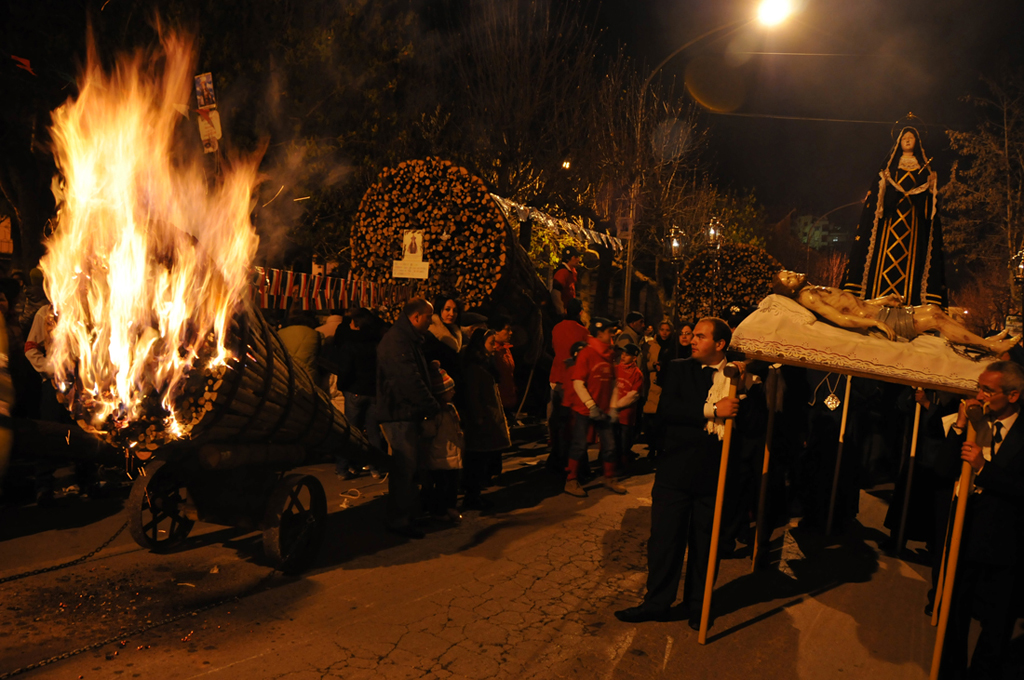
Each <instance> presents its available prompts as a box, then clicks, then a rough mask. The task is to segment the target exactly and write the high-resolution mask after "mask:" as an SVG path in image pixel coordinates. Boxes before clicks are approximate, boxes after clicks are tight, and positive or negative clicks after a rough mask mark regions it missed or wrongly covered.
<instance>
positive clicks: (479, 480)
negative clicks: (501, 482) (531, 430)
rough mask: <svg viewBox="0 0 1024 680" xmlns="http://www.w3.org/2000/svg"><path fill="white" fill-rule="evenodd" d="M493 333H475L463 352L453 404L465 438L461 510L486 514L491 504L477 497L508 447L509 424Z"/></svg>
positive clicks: (486, 484)
mask: <svg viewBox="0 0 1024 680" xmlns="http://www.w3.org/2000/svg"><path fill="white" fill-rule="evenodd" d="M494 352H495V339H494V331H493V330H488V329H483V328H481V329H477V330H476V331H475V332H474V333H473V336H472V337H471V338H470V340H469V344H468V345H467V346H466V348H465V349H463V351H462V362H461V363H462V382H461V384H457V385H456V388H455V398H456V404H457V406H458V409H459V413H460V414H461V416H462V429H463V433H464V434H465V437H466V448H465V450H464V452H463V460H462V466H463V467H462V471H463V476H464V486H465V489H466V496H465V498H464V499H463V501H462V507H463V509H468V510H485V509H487V508H488V507H490V505H491V503H489V502H487V501H486V500H485V499H484V498H483V497H482V496H481V495H480V494H481V492H482V491H483V489H484V488H485V487H486V486H488V485H489V483H490V474H489V473H488V470H489V469H490V467H491V464H492V461H493V460H494V458H495V457H498V458H499V460H500V456H501V452H502V451H504V450H505V449H507V448H508V447H509V446H511V443H512V442H511V438H510V437H509V431H508V422H507V421H506V420H505V411H504V409H503V408H502V404H501V397H500V396H499V394H498V374H497V370H496V369H495V367H494Z"/></svg>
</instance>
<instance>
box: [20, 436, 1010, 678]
mask: <svg viewBox="0 0 1024 680" xmlns="http://www.w3.org/2000/svg"><path fill="white" fill-rule="evenodd" d="M540 451H541V449H539V448H530V445H528V446H527V448H525V449H522V450H520V451H518V452H516V453H515V454H511V455H509V456H507V457H506V467H505V470H506V471H505V473H504V474H503V475H502V478H501V479H500V484H499V486H498V487H497V488H496V490H494V491H493V492H492V493H491V495H490V497H491V498H493V499H494V500H495V501H496V502H497V509H496V510H497V511H496V512H495V513H494V514H490V515H486V516H481V515H480V514H479V513H476V512H472V513H467V515H466V518H465V521H464V522H463V524H462V525H461V526H458V527H449V526H445V525H442V524H436V525H434V526H432V527H431V528H430V530H429V534H428V536H427V538H426V539H424V540H420V541H407V540H404V539H400V538H397V537H394V536H391V535H389V534H387V533H385V532H384V531H383V520H382V517H383V505H384V500H385V499H384V498H383V494H384V491H385V489H386V483H379V482H377V481H375V480H373V479H372V478H368V477H367V478H360V479H358V480H354V481H351V482H344V481H342V480H340V479H338V478H337V477H336V476H335V475H334V474H333V470H332V468H331V467H330V466H319V467H312V468H307V470H308V471H309V472H311V473H313V474H316V475H317V476H318V477H319V478H320V479H321V480H322V481H323V482H324V484H325V487H326V488H327V496H328V502H329V506H330V513H331V514H330V516H329V527H328V538H327V542H326V544H325V546H324V549H323V551H322V553H321V555H320V557H319V559H318V561H317V563H316V565H315V566H314V568H313V569H312V570H311V571H309V572H307V573H306V574H305V575H303V576H302V577H300V578H291V577H286V576H284V575H282V574H280V573H279V572H275V571H274V570H273V569H271V568H270V567H269V566H267V563H266V561H265V559H264V558H263V555H262V550H261V546H260V535H259V534H258V533H246V532H242V531H240V530H236V529H230V528H224V527H218V526H212V525H204V524H197V526H196V528H195V530H194V531H193V535H192V537H190V539H189V541H188V542H187V544H186V545H185V546H184V547H182V548H181V549H180V550H177V551H175V552H173V553H171V554H166V555H154V554H150V553H148V552H146V551H143V550H142V549H140V548H138V547H137V546H136V545H135V544H134V543H133V542H132V541H131V539H130V538H129V537H128V535H127V532H124V533H123V534H121V535H120V536H119V537H118V538H117V539H116V540H115V541H114V542H113V543H112V544H111V546H110V547H108V548H107V549H105V550H104V551H102V552H101V553H99V554H97V555H96V556H95V557H93V558H91V559H89V560H88V561H86V562H84V563H82V564H79V565H76V566H73V567H69V568H67V569H62V570H59V571H55V572H51V573H48V574H43V575H38V576H32V577H29V578H26V579H21V580H17V581H13V582H9V583H6V584H0V677H3V676H4V674H5V673H10V672H12V671H15V670H16V669H21V668H23V667H26V666H29V665H31V664H35V663H38V662H40V661H44V660H46V659H49V658H51V657H54V656H58V655H60V654H63V653H66V652H70V651H73V650H77V649H81V648H87V647H89V649H87V651H84V652H81V653H79V654H76V655H74V656H71V657H69V658H66V659H63V660H60V661H56V662H53V663H50V664H48V665H45V666H43V667H41V668H38V669H36V670H31V671H28V672H27V673H25V674H24V675H21V676H19V677H24V678H199V677H203V678H210V679H216V678H225V679H228V680H233V679H234V678H246V679H247V680H260V679H263V678H267V679H270V678H275V679H277V678H280V679H285V678H287V679H289V680H306V679H307V678H308V679H313V678H316V679H322V678H345V679H346V680H352V679H356V678H439V679H440V678H577V677H578V678H587V679H588V680H591V679H595V678H602V679H603V678H624V679H625V678H638V679H639V678H655V677H667V678H683V677H685V678H723V679H728V678H750V677H757V678H780V679H781V678H801V679H812V678H813V679H816V680H817V679H821V678H871V679H872V680H885V679H886V678H893V679H896V678H899V679H901V680H903V679H909V680H913V679H917V678H927V676H928V668H929V664H930V661H931V654H932V648H933V645H934V629H933V628H931V626H930V625H929V619H928V618H927V617H925V616H924V615H923V613H922V607H923V605H924V602H925V592H926V591H927V589H928V584H927V582H926V578H927V577H928V572H927V569H926V567H924V566H922V565H921V564H916V563H914V562H913V561H901V560H897V559H894V558H892V557H888V556H885V555H883V554H881V553H880V552H879V551H878V549H877V545H878V543H879V542H880V541H881V540H883V539H884V538H885V537H886V535H887V534H885V533H883V532H882V531H880V530H879V527H881V523H882V518H883V516H884V513H885V509H886V506H885V504H884V502H883V501H881V500H879V498H877V497H875V496H874V495H870V494H867V493H865V494H863V495H862V498H861V512H860V516H859V523H855V524H854V526H853V527H852V528H851V529H850V531H849V532H848V533H847V534H846V535H845V536H843V537H841V538H837V539H833V540H827V539H824V538H822V537H821V536H820V535H818V534H817V533H815V532H812V531H809V530H805V529H801V528H800V527H786V528H782V529H779V530H777V531H776V535H775V537H774V540H773V543H772V548H773V549H772V553H771V558H772V565H771V567H770V568H769V569H767V570H764V571H762V572H758V573H756V574H751V573H750V560H749V551H747V550H740V551H739V552H738V554H737V557H735V558H733V559H728V560H725V561H724V562H723V563H722V569H721V573H720V576H719V580H718V583H717V588H716V591H715V601H714V610H715V612H716V614H715V620H714V625H713V628H712V629H711V631H710V634H709V642H708V644H707V645H705V646H701V645H698V644H697V635H696V633H694V632H693V631H691V630H690V629H689V627H688V626H687V624H686V622H685V621H675V622H668V623H646V624H641V625H629V624H624V623H621V622H619V621H617V620H616V619H615V618H614V617H613V616H612V612H613V611H614V610H616V609H619V608H622V607H626V606H631V605H633V604H635V603H637V602H638V601H639V599H640V597H641V595H642V593H643V589H644V579H645V552H644V551H645V543H646V539H647V532H648V528H649V521H650V492H651V483H652V481H653V475H652V474H650V473H649V472H647V473H642V474H638V475H636V476H634V477H632V478H630V479H629V480H627V481H626V483H625V484H626V486H627V488H628V489H629V493H628V494H627V495H625V496H616V495H614V494H611V493H610V492H608V491H606V490H604V489H602V488H599V487H594V488H592V490H591V493H590V496H589V498H586V499H576V498H573V497H570V496H565V495H562V494H560V493H559V491H560V488H561V482H560V480H558V479H556V478H554V477H553V476H551V475H550V474H549V473H547V472H545V471H544V469H543V466H537V465H535V463H536V462H537V461H538V460H542V459H543V456H540V457H538V456H536V455H535V454H536V453H538V452H540ZM353 488H354V489H358V490H359V492H360V496H359V498H357V499H349V498H347V497H346V496H345V495H343V494H345V493H348V494H349V495H353V494H351V493H350V489H353ZM125 500H126V499H125V498H124V497H116V498H111V499H107V500H103V501H89V500H78V499H65V501H64V502H63V505H62V506H58V507H57V508H54V509H48V510H41V509H38V508H36V507H34V506H28V507H23V508H19V509H16V510H8V511H6V512H5V513H4V515H5V516H4V519H3V525H4V536H5V538H6V540H3V541H2V542H0V578H3V577H4V576H8V575H10V574H14V573H19V572H22V571H25V570H28V569H35V568H39V567H45V566H48V565H52V564H56V563H60V562H62V561H66V560H68V559H73V558H74V557H77V556H79V555H82V554H85V553H87V552H89V551H90V550H92V549H93V548H95V547H96V546H97V545H99V544H100V543H102V542H103V541H104V540H106V539H107V538H108V537H109V536H110V535H111V534H113V533H114V531H115V530H116V529H117V528H118V527H119V526H121V524H122V523H123V522H124V521H125V518H126V514H125V512H126V511H125V510H124V509H122V506H123V505H124V501H125ZM910 547H911V548H912V549H913V548H920V547H921V546H918V545H916V544H911V546H910ZM913 552H914V551H913V550H911V551H910V557H911V558H912V557H913ZM201 608H205V609H202V611H198V612H196V611H195V610H197V609H201ZM104 641H109V642H108V643H107V644H103V645H100V646H97V647H93V646H94V645H97V644H98V643H102V642H104ZM1014 646H1015V649H1014V653H1015V654H1016V658H1018V659H1020V658H1024V630H1021V625H1020V623H1018V630H1017V632H1016V637H1015V640H1014ZM1018 668H1019V667H1018ZM1015 672H1016V673H1019V670H1017V671H1015ZM1013 677H1015V678H1019V677H1021V676H1020V675H1014V676H1013Z"/></svg>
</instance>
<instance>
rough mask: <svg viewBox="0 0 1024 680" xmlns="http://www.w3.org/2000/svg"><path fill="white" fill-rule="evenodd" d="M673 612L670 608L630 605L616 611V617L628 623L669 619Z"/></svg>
mask: <svg viewBox="0 0 1024 680" xmlns="http://www.w3.org/2000/svg"><path fill="white" fill-rule="evenodd" d="M670 617H671V614H670V610H668V609H662V610H659V609H648V608H647V607H644V606H643V605H641V606H639V607H630V608H629V609H621V610H619V611H617V612H615V618H617V619H618V620H619V621H625V622H626V623H644V622H645V621H668V620H670Z"/></svg>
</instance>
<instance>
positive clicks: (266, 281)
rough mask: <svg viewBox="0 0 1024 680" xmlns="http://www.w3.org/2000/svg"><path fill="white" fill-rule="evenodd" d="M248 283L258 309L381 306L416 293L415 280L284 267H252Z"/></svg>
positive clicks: (327, 309) (337, 309)
mask: <svg viewBox="0 0 1024 680" xmlns="http://www.w3.org/2000/svg"><path fill="white" fill-rule="evenodd" d="M255 271H256V275H255V276H254V277H253V282H252V284H251V285H250V293H251V295H252V300H253V302H254V303H255V304H256V305H257V306H258V307H259V308H260V309H288V308H289V307H294V306H299V308H300V309H302V310H303V311H314V310H315V311H318V312H341V311H343V310H346V309H350V308H352V307H366V308H368V309H380V308H383V307H388V306H391V305H394V304H400V303H403V302H405V301H406V300H408V299H409V298H411V297H412V296H413V295H415V294H416V284H407V283H402V284H396V283H394V282H379V281H370V280H367V279H361V278H359V277H357V276H353V275H352V273H351V272H349V274H348V276H346V277H345V278H341V277H338V276H325V275H323V274H308V273H306V272H294V271H288V270H285V269H272V268H264V267H256V268H255Z"/></svg>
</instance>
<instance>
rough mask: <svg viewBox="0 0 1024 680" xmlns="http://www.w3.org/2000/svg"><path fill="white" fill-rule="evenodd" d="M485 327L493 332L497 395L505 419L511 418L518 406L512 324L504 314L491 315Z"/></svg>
mask: <svg viewBox="0 0 1024 680" xmlns="http://www.w3.org/2000/svg"><path fill="white" fill-rule="evenodd" d="M487 327H488V328H490V329H491V330H493V331H494V368H495V369H496V370H497V371H498V394H499V395H500V396H501V405H502V408H503V409H504V410H505V417H506V418H511V417H512V416H513V415H514V414H515V412H516V407H517V406H519V393H518V391H517V390H516V380H515V373H516V362H515V359H513V358H512V322H511V321H509V318H508V317H507V316H505V315H504V314H492V315H491V316H490V318H489V319H488V320H487Z"/></svg>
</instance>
